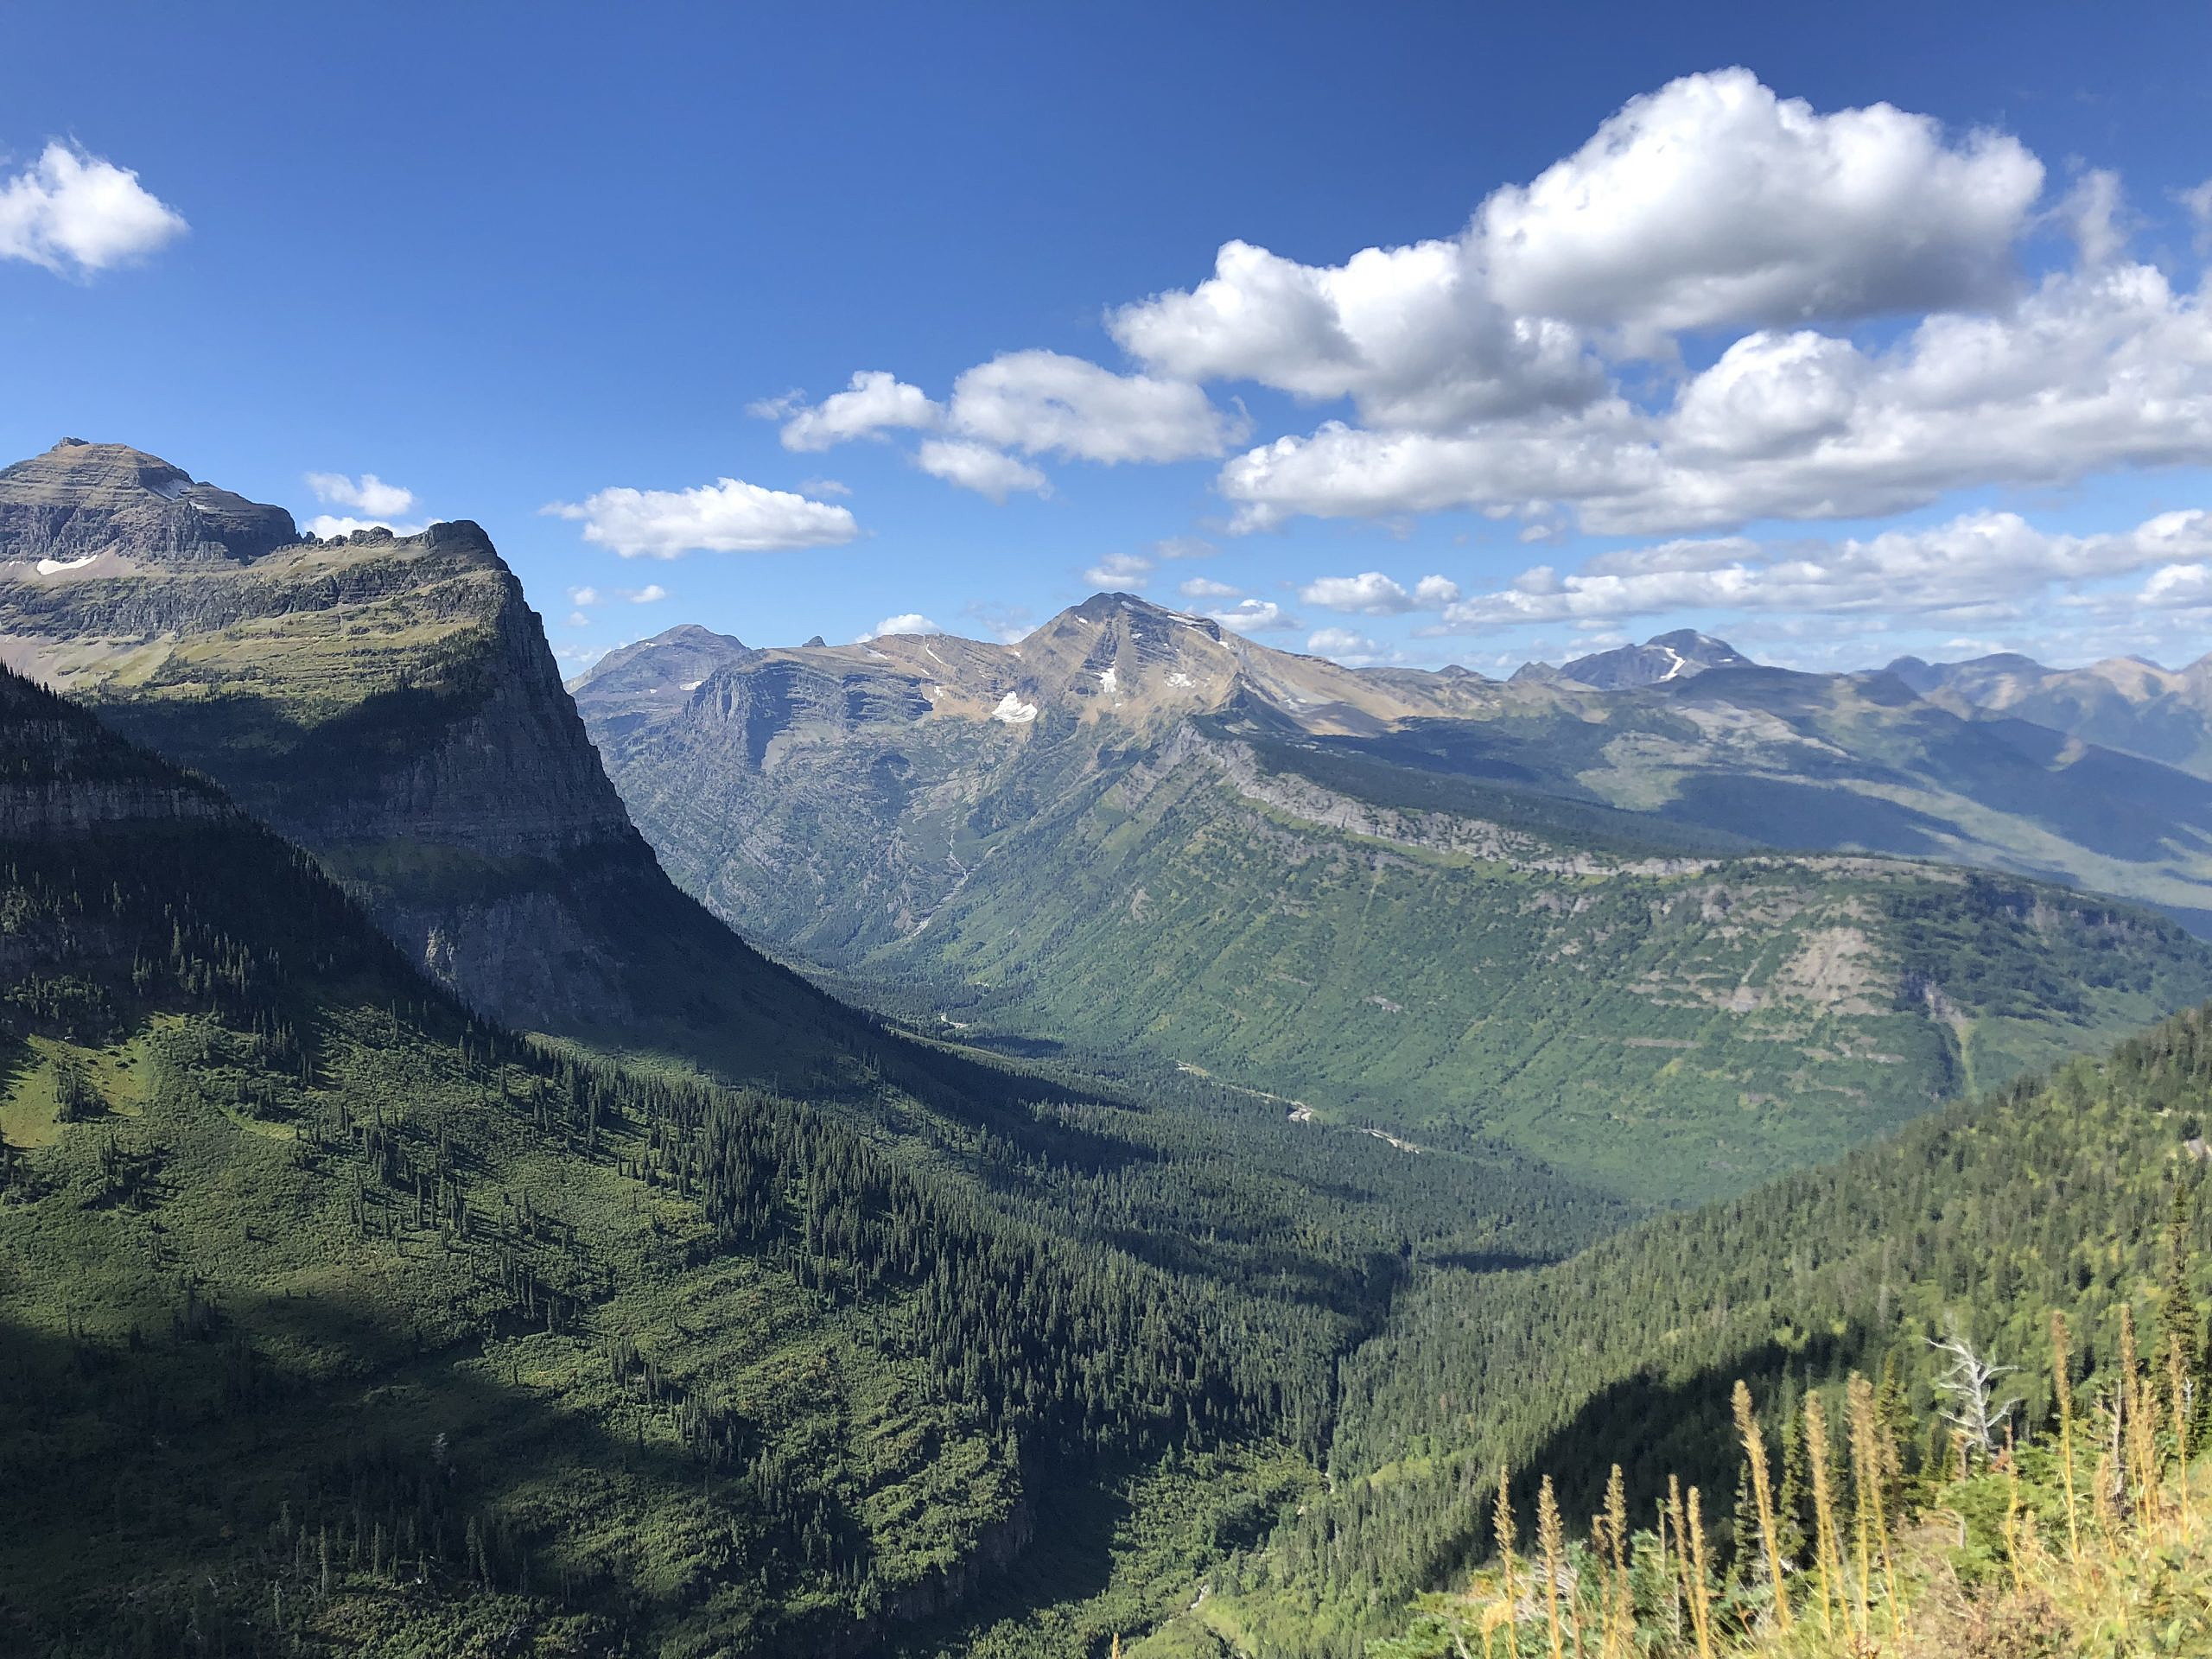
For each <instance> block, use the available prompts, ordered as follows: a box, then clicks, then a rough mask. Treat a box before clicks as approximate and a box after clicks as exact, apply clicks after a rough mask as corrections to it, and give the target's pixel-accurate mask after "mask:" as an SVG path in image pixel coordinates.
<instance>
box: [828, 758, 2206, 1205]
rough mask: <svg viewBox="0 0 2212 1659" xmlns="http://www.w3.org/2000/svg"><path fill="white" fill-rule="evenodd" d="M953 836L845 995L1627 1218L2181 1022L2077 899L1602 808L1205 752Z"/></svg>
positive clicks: (1097, 779) (2148, 968) (2144, 950)
mask: <svg viewBox="0 0 2212 1659" xmlns="http://www.w3.org/2000/svg"><path fill="white" fill-rule="evenodd" d="M1366 771H1367V772H1371V771H1372V769H1371V768H1370V769H1366ZM1314 772H1321V777H1322V779H1325V780H1326V781H1321V780H1320V779H1317V778H1316V777H1315V776H1313V773H1314ZM1354 790H1357V791H1358V792H1357V793H1354V792H1353V791H1354ZM1408 791H1410V792H1408ZM970 839H971V841H972V842H974V843H975V844H974V845H973V846H972V847H970V846H967V845H965V844H963V852H962V856H963V858H965V859H968V860H969V861H973V863H974V864H975V866H976V868H978V869H979V870H981V871H982V875H979V877H978V878H977V879H976V880H972V881H970V882H969V883H967V884H966V885H965V886H963V887H962V888H961V889H960V891H959V892H957V893H955V894H953V895H952V896H951V897H950V898H949V899H947V900H946V901H945V902H944V904H943V906H941V907H940V908H939V909H938V910H937V911H935V912H932V914H931V920H930V925H929V926H928V927H927V928H926V929H923V930H920V931H918V932H914V933H911V934H909V935H907V936H906V937H905V938H902V939H899V941H897V942H895V943H893V944H886V945H883V946H881V947H880V948H878V949H877V950H874V951H873V952H870V953H869V954H868V956H867V957H866V958H865V969H864V971H865V973H866V974H867V975H868V976H871V977H873V978H874V979H875V980H876V981H877V982H879V983H880V982H882V981H883V980H886V979H889V980H893V981H894V982H895V981H897V980H899V978H900V977H902V976H906V977H907V978H909V979H910V980H911V982H912V983H913V984H914V986H915V987H916V988H917V992H929V993H933V994H934V996H935V1006H936V1007H937V1009H938V1012H939V1014H941V1016H942V1017H944V1018H946V1019H950V1020H956V1021H959V1022H962V1023H963V1024H969V1025H972V1026H973V1027H976V1031H977V1032H992V1033H999V1034H1001V1035H1002V1036H1007V1037H1013V1038H1017V1039H1030V1040H1032V1041H1035V1040H1039V1039H1044V1040H1056V1041H1059V1042H1065V1043H1067V1044H1071V1045H1072V1046H1074V1047H1075V1048H1076V1049H1077V1050H1078V1051H1086V1052H1116V1051H1122V1050H1128V1049H1135V1050H1140V1051H1142V1052H1149V1053H1152V1054H1154V1055H1155V1056H1159V1057H1161V1058H1166V1059H1171V1060H1173V1061H1177V1062H1180V1063H1184V1064H1187V1065H1196V1066H1199V1067H1202V1068H1204V1069H1205V1070H1206V1071H1211V1072H1215V1073H1218V1074H1219V1075H1221V1076H1223V1077H1229V1078H1234V1079H1236V1081H1238V1082H1240V1083H1243V1084H1247V1085H1249V1086H1251V1087H1255V1088H1258V1089H1262V1090H1268V1091H1270V1092H1273V1093H1274V1094H1277V1095H1280V1096H1285V1097H1286V1098H1287V1100H1289V1101H1292V1102H1294V1103H1298V1104H1300V1106H1302V1107H1304V1108H1306V1109H1310V1110H1311V1112H1312V1113H1313V1115H1315V1116H1319V1117H1320V1118H1323V1119H1325V1120H1330V1121H1335V1122H1343V1123H1347V1124H1353V1125H1359V1126H1371V1127H1376V1128H1383V1129H1385V1130H1388V1131H1389V1132H1390V1133H1392V1134H1394V1135H1398V1136H1400V1137H1401V1138H1402V1139H1406V1140H1409V1141H1413V1142H1414V1143H1415V1144H1418V1145H1422V1146H1428V1147H1445V1148H1460V1147H1466V1146H1468V1145H1470V1144H1471V1143H1472V1141H1478V1140H1486V1139H1502V1140H1504V1141H1508V1142H1510V1144H1512V1145H1514V1146H1516V1147H1520V1148H1522V1149H1523V1150H1524V1151H1526V1152H1528V1153H1529V1154H1533V1155H1535V1156H1536V1157H1539V1158H1541V1159H1543V1160H1546V1161H1548V1162H1549V1163H1551V1164H1553V1165H1554V1166H1557V1167H1559V1168H1560V1169H1563V1170H1566V1171H1568V1172H1571V1173H1574V1174H1577V1175H1580V1176H1584V1177H1586V1178H1588V1179H1592V1180H1595V1181H1598V1182H1600V1183H1602V1184H1604V1185H1607V1186H1609V1187H1611V1189H1612V1190H1614V1191H1617V1192H1621V1193H1622V1194H1624V1196H1627V1197H1629V1198H1633V1199H1635V1200H1637V1201H1640V1202H1646V1203H1651V1202H1659V1203H1668V1202H1684V1201H1694V1200H1696V1199H1698V1198H1703V1197H1707V1196H1711V1195H1714V1194H1718V1193H1721V1192H1730V1191H1736V1190H1740V1189H1741V1188H1744V1187H1745V1186H1749V1185H1753V1184H1755V1183H1756V1182H1758V1181H1759V1180H1761V1179H1765V1178H1766V1177H1769V1176H1770V1175H1773V1174H1777V1173H1781V1172H1783V1171H1784V1170H1788V1169H1790V1168H1795V1167H1799V1166H1803V1165H1806V1164H1808V1163H1814V1162H1817V1161H1820V1160H1822V1159H1824V1158H1827V1157H1831V1156H1833V1155H1834V1154H1836V1153H1838V1152H1840V1151H1842V1150H1844V1149H1845V1148H1847V1147H1851V1146H1853V1145H1856V1144H1858V1143H1859V1142H1861V1141H1867V1140H1870V1139H1872V1138H1874V1137H1876V1136H1878V1135H1881V1134H1883V1133H1885V1132H1886V1131H1887V1130H1889V1129H1891V1128H1894V1127H1896V1126H1897V1124H1899V1123H1901V1122H1905V1121H1907V1120H1908V1119H1910V1118H1911V1117H1913V1116H1916V1115H1918V1114H1919V1113H1921V1112H1923V1111H1925V1110H1927V1109H1929V1107H1931V1106H1932V1105H1934V1104H1936V1103H1937V1102H1938V1101H1940V1100H1942V1099H1944V1098H1947V1097H1948V1096H1954V1095H1956V1094H1959V1093H1961V1092H1966V1091H1968V1090H1973V1089H1974V1088H1977V1087H1986V1086H1989V1085H1992V1084H1997V1083H2000V1082H2002V1081H2004V1080H2005V1079H2006V1078H2009V1077H2012V1076H2015V1075H2017V1074H2018V1073H2019V1072H2020V1071H2024V1070H2028V1069H2032V1068H2034V1067H2036V1066H2037V1065H2043V1064H2044V1063H2046V1062H2048V1061H2049V1060H2050V1059H2052V1058H2056V1057H2057V1056H2059V1055H2061V1054H2063V1053H2065V1052H2069V1051H2070V1050H2075V1049H2078V1048H2081V1047H2083V1046H2088V1045H2091V1044H2094V1043H2095V1042H2097V1041H2099V1040H2101V1039H2104V1038H2107V1037H2108V1036H2110V1035H2113V1034H2117V1033H2120V1032H2122V1031H2125V1030H2128V1029H2132V1028H2133V1027H2139V1026H2140V1025H2143V1024H2145V1023H2147V1022H2148V1021H2150V1020H2153V1019H2155V1018H2157V1017H2158V1015H2160V1014H2164V1013H2165V1012H2166V1011H2168V1010H2170V1009H2171V1008H2173V1007H2177V1006H2180V1005H2182V1004H2183V1003H2185V1002H2188V1001H2192V1000H2194V999H2196V998H2198V997H2201V996H2203V995H2206V994H2207V993H2208V992H2212V957H2208V953H2207V952H2206V950H2205V949H2204V947H2202V945H2200V944H2197V943H2196V942H2195V941H2194V940H2192V939H2190V938H2188V937H2187V936H2186V935H2184V934H2183V932H2182V931H2181V930H2180V929H2179V928H2178V927H2177V926H2176V925H2173V924H2172V923H2171V922H2167V921H2164V919H2162V918H2156V917H2153V916H2152V915H2149V914H2147V913H2145V912H2137V911H2133V910H2130V909H2127V908H2126V907H2122V906H2114V905H2112V904H2110V903H2108V902H2106V901H2101V900H2088V899H2082V898H2079V897H2077V896H2075V895H2073V894H2070V893H2064V892H2063V891H2061V890H2058V889H2052V888H2043V887H2034V886H2032V885H2031V884H2027V883H2024V882H2020V881H2018V880H2005V879H2004V878H1998V877H1980V876H1977V877H1967V876H1965V875H1962V874H1958V873H1955V872H1952V871H1949V870H1946V869H1943V868H1940V867H1933V866H1925V865H1923V866H1910V865H1902V864H1892V863H1885V862H1880V861H1869V860H1858V861H1842V860H1830V861H1819V862H1815V861H1802V860H1783V859H1776V858H1770V857H1745V856H1735V857H1725V856H1713V855H1699V856H1691V855H1689V853H1688V849H1684V848H1681V847H1679V846H1678V847H1676V848H1674V849H1667V850H1664V851H1649V850H1647V851H1641V852H1639V851H1636V850H1631V849H1630V845H1629V844H1628V843H1626V842H1625V841H1624V837H1623V836H1622V835H1621V832H1620V830H1619V829H1618V825H1617V823H1616V822H1615V821H1614V820H1612V819H1611V818H1608V817H1606V816H1605V815H1604V814H1603V812H1602V811H1600V810H1590V809H1580V808H1576V807H1574V806H1573V804H1560V803H1552V804H1544V803H1535V804H1524V803H1522V802H1521V801H1519V800H1518V799H1516V798H1511V797H1501V796H1500V795H1499V794H1498V792H1497V791H1487V793H1486V792H1485V791H1483V790H1481V789H1480V788H1479V787H1478V786H1470V785H1459V784H1457V783H1456V782H1454V781H1452V780H1424V779H1421V778H1419V777H1414V778H1412V779H1404V778H1402V777H1400V776H1399V775H1397V774H1395V773H1389V772H1386V773H1384V774H1383V775H1382V776H1381V777H1380V778H1379V779H1378V778H1376V777H1373V776H1370V775H1366V772H1361V773H1360V774H1359V775H1352V774H1351V773H1349V772H1347V768H1346V767H1345V766H1344V765H1343V764H1341V763H1336V764H1334V768H1333V770H1332V771H1327V770H1324V769H1323V767H1322V766H1320V765H1319V764H1318V763H1316V762H1315V761H1314V760H1313V758H1312V757H1310V756H1309V755H1308V754H1307V753H1306V752H1305V751H1303V750H1300V749H1295V748H1288V747H1267V746H1265V745H1263V744H1259V743H1246V742H1241V741H1237V740H1236V739H1234V738H1232V737H1230V735H1229V734H1225V733H1224V734H1220V735H1219V736H1218V737H1217V739H1216V740H1214V741H1213V742H1211V744H1210V745H1207V746H1204V747H1201V746H1198V745H1192V746H1189V747H1187V749H1186V753H1185V757H1184V758H1183V760H1181V762H1180V763H1179V764H1178V765H1174V766H1154V767H1151V768H1146V769H1141V770H1136V771H1130V772H1106V771H1101V772H1097V773H1095V774H1093V775H1091V776H1090V778H1089V779H1085V780H1084V781H1082V782H1079V783H1077V784H1076V785H1073V786H1072V787H1071V788H1070V789H1069V790H1068V791H1067V792H1066V793H1065V795H1064V796H1062V797H1060V798H1058V802H1057V803H1056V807H1055V810H1053V811H1052V813H1051V815H1050V816H1049V817H1046V818H1042V819H1039V820H1032V821H1030V822H1028V823H1025V824H1023V825H1021V826H1020V828H1018V829H1008V830H1007V831H1005V832H1003V833H1002V834H1000V835H996V836H982V835H971V837H970ZM1287 1109H1288V1108H1287Z"/></svg>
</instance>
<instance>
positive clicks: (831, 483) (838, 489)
mask: <svg viewBox="0 0 2212 1659" xmlns="http://www.w3.org/2000/svg"><path fill="white" fill-rule="evenodd" d="M798 493H800V494H801V495H850V494H851V493H853V490H852V486H850V485H849V484H846V483H843V482H842V481H841V480H837V479H834V478H802V479H801V480H799V481H798Z"/></svg>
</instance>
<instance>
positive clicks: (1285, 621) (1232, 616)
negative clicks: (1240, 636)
mask: <svg viewBox="0 0 2212 1659" xmlns="http://www.w3.org/2000/svg"><path fill="white" fill-rule="evenodd" d="M1205 614H1206V615H1207V616H1210V617H1211V618H1212V619H1213V620H1215V621H1217V622H1218V623H1220V624H1221V626H1223V627H1224V628H1232V629H1234V630H1235V631H1236V632H1238V633H1294V632H1297V631H1298V630H1299V629H1300V628H1302V627H1304V626H1306V625H1305V624H1304V623H1303V622H1300V620H1298V619H1297V618H1296V617H1294V616H1292V615H1290V614H1289V613H1287V612H1286V611H1285V610H1284V609H1283V607H1281V606H1280V605H1278V604H1276V603H1275V602H1274V601H1273V600H1271V599H1248V600H1245V601H1243V602H1242V603H1240V604H1236V605H1232V606H1231V607H1229V608H1228V609H1227V610H1224V611H1208V612H1206V613H1205Z"/></svg>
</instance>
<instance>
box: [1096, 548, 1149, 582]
mask: <svg viewBox="0 0 2212 1659" xmlns="http://www.w3.org/2000/svg"><path fill="white" fill-rule="evenodd" d="M1083 579H1084V581H1085V582H1089V583H1090V585H1091V586H1092V587H1093V588H1142V587H1143V586H1144V585H1145V583H1146V582H1149V581H1150V580H1151V579H1152V561H1151V560H1150V559H1147V558H1146V557H1145V556H1143V555H1142V554H1141V553H1109V554H1108V555H1107V556H1105V557H1104V558H1103V559H1101V560H1099V561H1098V563H1096V564H1094V565H1092V566H1091V567H1090V569H1088V570H1086V571H1084V573H1083Z"/></svg>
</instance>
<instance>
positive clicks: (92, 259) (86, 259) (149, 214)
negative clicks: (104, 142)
mask: <svg viewBox="0 0 2212 1659" xmlns="http://www.w3.org/2000/svg"><path fill="white" fill-rule="evenodd" d="M186 229H187V226H186V225H185V222H184V216H183V215H182V214H181V213H178V212H177V211H176V209H175V208H174V207H170V206H168V203H166V202H164V201H162V200H161V199H160V198H159V197H157V196H156V195H154V194H152V193H151V192H150V191H149V190H148V189H147V188H145V187H144V186H143V185H142V184H140V183H139V182H138V175H137V174H136V173H134V172H132V171H130V169H129V168H122V167H118V166H116V165H115V164H114V163H113V162H106V161H102V160H101V159H100V158H99V156H92V155H88V154H87V153H86V152H85V151H84V150H81V149H77V148H76V147H75V146H73V145H71V144H65V143H61V142H60V141H59V140H56V141H55V142H54V143H49V144H48V145H47V147H46V149H45V150H44V151H43V152H41V155H40V156H39V158H38V160H37V161H36V162H33V163H32V164H31V165H30V166H29V167H27V168H24V169H23V170H22V172H20V173H18V174H16V175H15V176H14V177H13V178H10V179H9V180H7V181H4V182H0V259H22V260H27V261H29V263H30V264H35V265H40V266H42V267H44V268H45V269H46V270H51V271H54V272H56V273H57V274H64V275H75V276H79V277H89V276H90V275H92V273H93V272H94V271H98V270H107V269H108V268H109V267H110V266H111V265H121V264H129V263H130V262H131V261H132V260H135V259H140V258H143V257H145V256H146V255H148V254H149V253H152V252H154V251H156V249H158V248H160V247H162V245H165V244H167V243H168V242H170V241H173V240H174V239H175V238H177V237H180V236H181V235H183V234H184V232H185V230H186Z"/></svg>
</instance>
